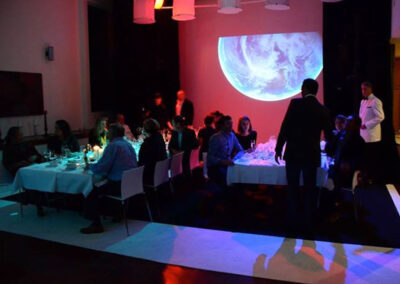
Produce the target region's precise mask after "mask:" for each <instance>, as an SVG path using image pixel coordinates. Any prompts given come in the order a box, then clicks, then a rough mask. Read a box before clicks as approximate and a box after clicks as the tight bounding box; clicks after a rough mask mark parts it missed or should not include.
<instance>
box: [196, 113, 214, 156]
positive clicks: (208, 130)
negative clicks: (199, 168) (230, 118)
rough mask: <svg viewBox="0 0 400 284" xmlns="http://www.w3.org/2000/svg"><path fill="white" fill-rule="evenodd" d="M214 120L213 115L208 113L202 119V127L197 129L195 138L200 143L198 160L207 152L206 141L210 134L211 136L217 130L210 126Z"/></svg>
mask: <svg viewBox="0 0 400 284" xmlns="http://www.w3.org/2000/svg"><path fill="white" fill-rule="evenodd" d="M213 122H214V117H212V116H210V115H208V116H206V118H205V119H204V127H203V128H202V129H200V130H199V134H198V135H197V138H198V140H199V143H200V157H199V159H200V161H202V160H203V153H207V152H208V141H209V140H210V138H211V136H213V135H214V134H215V133H217V131H216V130H215V129H214V127H212V124H213Z"/></svg>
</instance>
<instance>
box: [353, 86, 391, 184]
mask: <svg viewBox="0 0 400 284" xmlns="http://www.w3.org/2000/svg"><path fill="white" fill-rule="evenodd" d="M361 93H362V97H363V99H362V101H361V104H360V113H359V115H360V118H361V130H360V135H361V137H362V138H363V139H364V141H365V154H366V157H365V158H366V174H367V177H368V179H369V180H370V182H377V181H378V182H380V181H381V179H382V173H381V170H380V166H381V165H380V163H379V162H380V155H381V150H382V149H381V140H382V133H381V132H382V130H381V122H382V121H383V120H384V119H385V114H384V112H383V108H382V102H381V100H380V99H378V98H377V97H376V96H375V95H374V94H373V93H372V84H371V83H370V82H363V83H361Z"/></svg>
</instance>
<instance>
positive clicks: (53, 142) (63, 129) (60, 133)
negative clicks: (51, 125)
mask: <svg viewBox="0 0 400 284" xmlns="http://www.w3.org/2000/svg"><path fill="white" fill-rule="evenodd" d="M55 134H56V135H55V136H53V137H51V138H50V139H49V142H48V144H47V148H48V149H49V150H50V151H52V152H54V153H56V154H63V149H69V150H70V151H71V152H79V151H80V149H79V143H78V139H77V138H76V136H75V135H73V134H72V131H71V127H70V126H69V124H68V122H66V121H65V120H57V121H56V125H55Z"/></svg>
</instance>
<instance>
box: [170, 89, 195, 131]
mask: <svg viewBox="0 0 400 284" xmlns="http://www.w3.org/2000/svg"><path fill="white" fill-rule="evenodd" d="M174 114H175V115H174V117H176V116H181V117H182V118H183V120H184V122H185V125H187V126H191V125H193V116H194V107H193V103H192V102H191V101H189V100H188V99H187V98H186V93H185V91H184V90H179V91H178V92H177V93H176V103H175V109H174Z"/></svg>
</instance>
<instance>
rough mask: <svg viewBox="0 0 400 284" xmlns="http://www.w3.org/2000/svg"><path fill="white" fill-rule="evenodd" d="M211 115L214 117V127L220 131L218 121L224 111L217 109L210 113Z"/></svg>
mask: <svg viewBox="0 0 400 284" xmlns="http://www.w3.org/2000/svg"><path fill="white" fill-rule="evenodd" d="M210 116H212V117H213V118H214V121H213V126H214V129H215V130H216V131H217V132H218V131H219V129H218V121H219V119H220V118H221V117H223V116H224V114H223V113H222V112H220V111H219V110H215V111H213V112H211V113H210Z"/></svg>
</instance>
